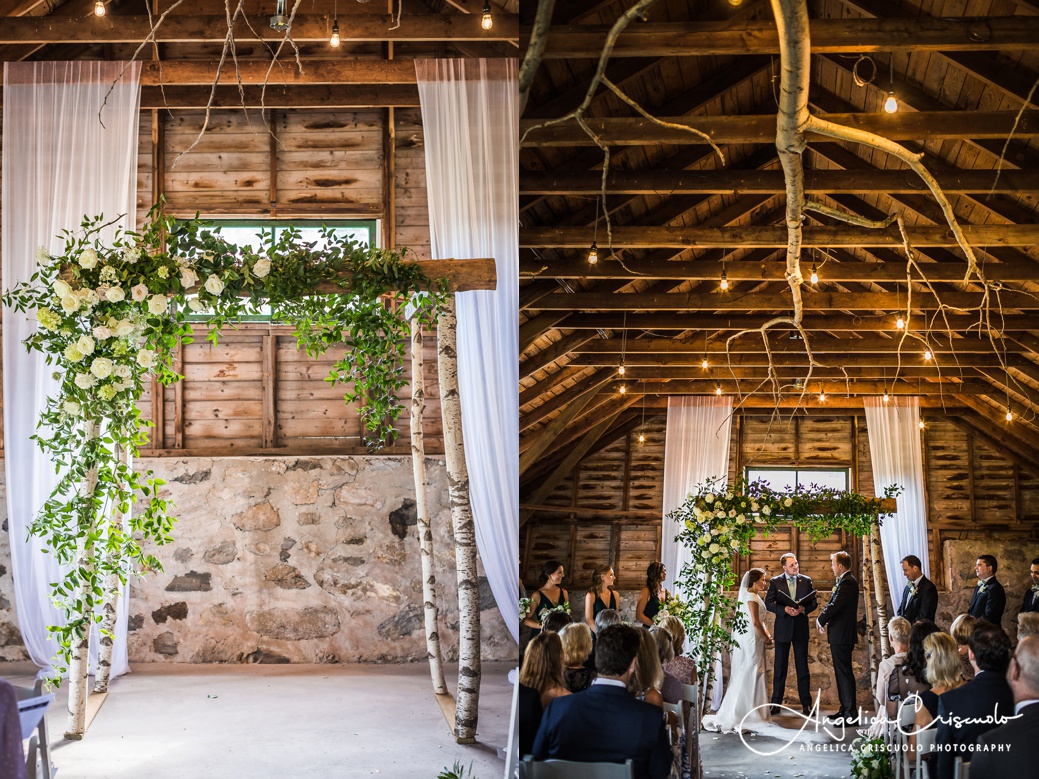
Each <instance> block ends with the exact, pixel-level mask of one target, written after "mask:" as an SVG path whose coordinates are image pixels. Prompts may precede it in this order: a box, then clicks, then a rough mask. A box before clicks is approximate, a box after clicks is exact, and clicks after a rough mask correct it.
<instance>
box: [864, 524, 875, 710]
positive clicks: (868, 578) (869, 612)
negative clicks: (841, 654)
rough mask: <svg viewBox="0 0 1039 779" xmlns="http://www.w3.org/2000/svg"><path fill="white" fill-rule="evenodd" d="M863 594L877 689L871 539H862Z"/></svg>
mask: <svg viewBox="0 0 1039 779" xmlns="http://www.w3.org/2000/svg"><path fill="white" fill-rule="evenodd" d="M862 579H863V582H862V594H863V596H864V597H865V602H866V604H865V605H866V647H867V651H868V652H869V686H870V688H871V689H874V690H875V689H877V665H878V663H877V658H876V656H875V655H874V654H873V651H874V646H873V605H872V603H871V602H870V601H872V597H871V593H870V589H871V587H872V586H873V574H872V569H871V566H870V564H869V538H868V537H866V536H863V537H862Z"/></svg>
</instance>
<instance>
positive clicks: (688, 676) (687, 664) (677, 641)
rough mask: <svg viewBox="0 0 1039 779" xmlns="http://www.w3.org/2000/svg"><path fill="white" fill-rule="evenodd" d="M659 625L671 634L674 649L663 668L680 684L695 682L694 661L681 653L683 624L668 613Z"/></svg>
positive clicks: (683, 636)
mask: <svg viewBox="0 0 1039 779" xmlns="http://www.w3.org/2000/svg"><path fill="white" fill-rule="evenodd" d="M660 627H662V628H664V630H666V631H667V632H668V633H670V634H671V645H672V646H673V647H674V650H675V656H674V657H673V658H671V659H670V660H668V661H667V662H666V663H664V670H665V671H666V672H667V673H669V674H671V675H672V676H674V677H675V678H676V679H678V681H680V682H681V683H682V684H696V678H697V677H696V661H694V660H693V658H691V657H686V656H685V655H684V654H683V652H684V651H685V625H683V624H682V620H680V619H679V618H678V617H676V616H675V615H674V614H668V615H667V616H666V617H664V619H662V620H661V621H660Z"/></svg>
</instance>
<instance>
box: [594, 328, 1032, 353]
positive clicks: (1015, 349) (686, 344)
mask: <svg viewBox="0 0 1039 779" xmlns="http://www.w3.org/2000/svg"><path fill="white" fill-rule="evenodd" d="M922 335H923V334H922V333H914V334H913V337H906V339H905V340H904V341H903V340H902V339H901V338H900V337H899V336H898V335H897V331H894V332H892V333H891V337H889V338H884V337H882V336H880V335H873V334H870V335H868V336H865V337H847V338H834V337H833V336H828V335H824V334H820V333H813V334H812V336H811V340H810V342H809V343H810V345H811V347H812V354H817V355H818V354H868V353H872V352H879V353H882V354H891V353H893V352H896V351H898V350H901V352H902V354H903V355H906V356H909V355H912V356H913V357H914V358H916V357H919V356H920V354H921V353H922V352H923V351H924V349H925V346H924V344H923V343H921V342H920V341H919V340H918V338H917V336H922ZM769 348H770V349H771V350H772V352H774V353H777V354H782V353H784V352H800V353H804V351H805V344H804V342H803V341H802V340H801V339H800V336H798V337H797V338H796V339H791V338H789V336H787V335H786V334H784V333H783V332H782V331H780V332H773V333H770V334H769ZM926 348H929V349H930V350H931V352H932V353H933V354H935V355H937V356H938V357H939V359H940V358H941V357H942V356H943V355H948V354H954V353H955V354H970V353H982V354H988V355H991V354H992V353H993V346H992V344H991V342H989V341H988V340H987V339H986V340H982V339H980V338H953V339H949V338H946V337H945V336H944V335H940V336H933V337H929V338H927V346H926ZM1003 348H1004V347H1003V345H1000V347H999V351H1003ZM1005 349H1006V352H1007V353H1009V354H1021V353H1025V352H1032V351H1033V350H1032V349H1030V348H1027V347H1024V346H1022V345H1021V344H1018V343H1007V344H1006V345H1005ZM726 352H728V353H729V354H749V353H753V354H757V353H764V347H763V346H762V342H761V335H760V333H747V334H746V335H745V336H744V337H742V338H738V339H736V340H735V341H733V342H732V343H731V344H729V347H728V349H726V345H725V343H724V341H722V340H721V339H718V340H714V341H710V342H708V343H707V344H706V345H705V344H704V338H703V336H702V335H701V334H699V333H693V334H691V335H690V336H689V337H688V338H683V339H679V338H634V337H632V336H630V335H629V337H628V338H626V339H624V338H599V339H596V340H593V341H589V342H588V343H586V344H582V345H581V346H578V347H576V348H575V349H574V350H573V354H608V355H617V354H625V355H634V354H687V355H692V356H693V357H696V358H697V360H700V359H702V358H703V357H704V356H705V355H706V356H708V357H709V358H710V359H711V360H718V359H719V358H722V357H724V356H725V354H726ZM613 359H614V360H616V357H614V358H613Z"/></svg>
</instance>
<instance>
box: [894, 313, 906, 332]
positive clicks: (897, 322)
mask: <svg viewBox="0 0 1039 779" xmlns="http://www.w3.org/2000/svg"><path fill="white" fill-rule="evenodd" d="M895 327H896V328H898V329H899V330H905V329H906V321H905V320H904V319H903V318H902V315H901V314H899V315H898V319H896V320H895Z"/></svg>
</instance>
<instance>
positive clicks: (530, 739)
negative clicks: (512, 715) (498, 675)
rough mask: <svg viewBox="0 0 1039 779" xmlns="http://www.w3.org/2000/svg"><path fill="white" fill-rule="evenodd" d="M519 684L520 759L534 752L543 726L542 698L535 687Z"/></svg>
mask: <svg viewBox="0 0 1039 779" xmlns="http://www.w3.org/2000/svg"><path fill="white" fill-rule="evenodd" d="M517 684H519V710H518V713H519V744H518V746H519V754H520V759H521V760H522V759H523V756H524V755H529V754H530V753H531V752H533V751H534V737H535V736H536V735H537V734H538V726H539V725H541V714H542V711H543V709H542V708H541V696H540V695H539V694H538V691H537V690H535V689H534V688H533V687H527V685H525V684H521V683H520V682H517Z"/></svg>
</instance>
